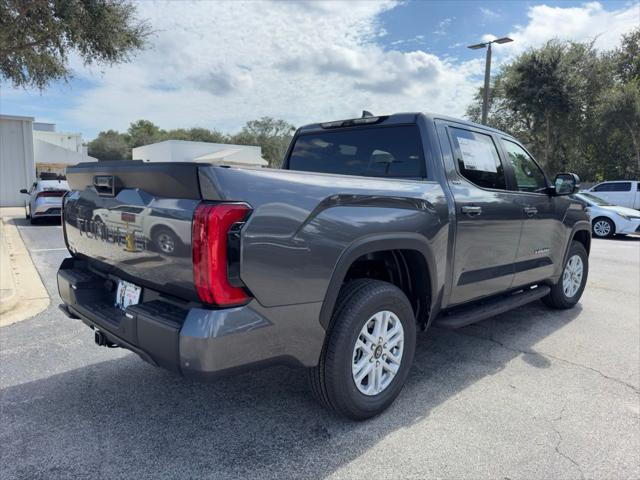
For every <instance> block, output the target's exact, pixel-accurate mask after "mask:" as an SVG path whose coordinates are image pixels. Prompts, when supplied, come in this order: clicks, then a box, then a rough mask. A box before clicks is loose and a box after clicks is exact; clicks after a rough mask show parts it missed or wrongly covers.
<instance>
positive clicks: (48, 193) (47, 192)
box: [36, 190, 67, 197]
mask: <svg viewBox="0 0 640 480" xmlns="http://www.w3.org/2000/svg"><path fill="white" fill-rule="evenodd" d="M65 193H67V191H66V190H44V191H42V192H40V193H38V195H36V197H64V194H65Z"/></svg>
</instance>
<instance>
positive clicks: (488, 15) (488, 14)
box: [480, 7, 502, 20]
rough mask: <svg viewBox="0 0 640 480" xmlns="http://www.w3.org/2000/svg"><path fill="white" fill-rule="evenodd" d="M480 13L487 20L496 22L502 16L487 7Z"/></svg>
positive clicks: (481, 8)
mask: <svg viewBox="0 0 640 480" xmlns="http://www.w3.org/2000/svg"><path fill="white" fill-rule="evenodd" d="M480 13H481V14H482V16H483V17H484V18H485V19H486V20H495V19H498V18H500V17H501V16H502V15H501V14H500V13H498V12H496V11H494V10H491V9H489V8H485V7H480Z"/></svg>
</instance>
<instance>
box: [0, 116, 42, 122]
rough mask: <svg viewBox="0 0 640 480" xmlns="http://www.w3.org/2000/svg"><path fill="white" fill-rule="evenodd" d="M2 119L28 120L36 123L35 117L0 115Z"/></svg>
mask: <svg viewBox="0 0 640 480" xmlns="http://www.w3.org/2000/svg"><path fill="white" fill-rule="evenodd" d="M0 119H2V120H22V121H24V120H27V121H29V122H34V121H35V117H25V116H23V115H5V114H0Z"/></svg>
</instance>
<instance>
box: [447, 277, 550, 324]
mask: <svg viewBox="0 0 640 480" xmlns="http://www.w3.org/2000/svg"><path fill="white" fill-rule="evenodd" d="M550 291H551V288H549V287H548V286H546V285H539V286H538V287H536V288H532V289H531V290H526V291H524V292H521V293H514V294H513V295H509V296H508V297H499V298H496V299H492V300H487V301H486V302H485V303H482V304H480V305H478V306H474V307H467V308H463V309H461V310H459V311H454V312H452V313H449V314H446V313H445V314H443V315H442V316H441V317H440V318H439V319H438V320H437V323H436V325H437V326H438V327H441V328H449V329H452V330H453V329H456V328H461V327H466V326H467V325H471V324H472V323H476V322H479V321H481V320H484V319H486V318H489V317H493V316H494V315H498V314H499V313H504V312H506V311H509V310H511V309H513V308H516V307H520V306H522V305H526V304H527V303H530V302H533V301H534V300H538V299H539V298H542V297H544V296H545V295H547V294H548V293H549V292H550Z"/></svg>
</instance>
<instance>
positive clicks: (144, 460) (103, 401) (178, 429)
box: [0, 303, 580, 478]
mask: <svg viewBox="0 0 640 480" xmlns="http://www.w3.org/2000/svg"><path fill="white" fill-rule="evenodd" d="M579 314H580V307H579V306H578V307H576V308H574V309H573V310H568V311H551V310H549V309H547V308H546V307H544V306H543V305H542V304H541V303H534V304H532V305H529V306H527V307H524V308H520V309H518V310H515V311H512V312H510V313H507V314H503V315H500V316H497V317H494V318H492V319H489V320H486V321H485V322H482V323H480V324H477V325H472V326H470V327H466V328H464V329H461V330H458V331H447V330H442V329H439V328H433V329H431V330H430V331H429V332H427V333H421V334H420V335H419V337H418V345H417V350H416V358H415V363H414V367H413V369H412V371H411V374H410V376H409V378H408V381H407V385H406V386H405V388H404V390H403V392H402V393H401V395H400V397H399V398H398V399H397V400H396V402H395V403H394V405H392V407H391V408H390V409H389V410H388V411H387V412H385V413H383V414H382V415H381V416H379V417H377V418H374V419H372V420H369V421H367V422H363V423H354V422H351V421H347V420H344V419H342V418H338V417H336V416H335V415H333V414H331V413H329V412H327V411H326V410H324V409H322V408H321V407H320V406H319V405H317V404H316V403H315V402H314V401H313V400H312V398H311V396H310V393H309V391H308V388H307V384H306V376H305V372H304V371H302V370H296V369H289V368H285V367H275V368H271V369H268V370H263V371H258V372H255V373H247V374H244V375H241V376H236V377H229V378H223V379H220V380H218V381H216V382H214V383H197V382H192V381H188V380H185V379H183V378H181V377H178V376H175V375H173V374H170V373H168V372H165V371H163V370H160V369H157V368H154V367H151V366H149V365H147V364H145V363H143V362H142V361H141V360H140V359H138V357H137V356H135V355H134V354H130V355H126V356H124V357H120V358H118V359H115V360H109V361H104V362H100V363H96V364H93V365H89V366H85V367H82V368H78V369H75V370H70V371H67V372H64V373H61V374H57V375H53V376H50V377H48V378H44V379H41V380H36V381H32V382H29V383H24V384H21V385H16V386H12V387H8V388H5V389H4V390H2V392H1V403H2V415H1V423H2V426H0V445H2V450H3V455H2V456H3V458H4V460H3V462H2V463H3V464H4V466H3V467H2V469H3V470H4V475H6V476H7V477H6V478H66V477H70V478H71V477H72V478H79V477H84V476H87V477H93V478H99V477H109V478H125V477H127V478H129V477H130V478H158V477H160V476H162V477H169V478H178V477H184V478H200V477H203V476H209V477H216V478H220V477H224V478H237V477H238V478H289V477H295V478H319V477H324V476H327V475H329V474H331V473H332V472H334V471H336V470H337V469H338V468H340V467H341V466H343V465H345V464H347V463H349V462H350V461H352V460H354V459H356V458H358V457H359V456H360V455H362V454H364V453H365V452H366V451H367V450H369V449H370V448H371V447H373V446H375V445H376V444H377V443H378V442H380V441H381V440H382V439H383V438H384V437H386V436H388V435H390V434H393V432H394V431H397V430H399V429H402V428H407V427H410V426H411V425H413V424H414V423H415V422H417V421H420V420H422V419H424V418H425V417H428V416H429V415H430V412H431V411H432V410H433V409H434V408H435V407H437V406H438V405H440V404H442V403H443V402H445V401H446V400H447V399H450V398H451V397H453V396H455V395H457V394H458V393H460V392H461V391H463V390H465V389H466V388H468V387H469V386H471V385H472V384H474V383H475V382H477V381H479V380H481V379H483V378H485V377H487V376H490V375H495V374H496V373H499V372H500V371H501V370H502V369H503V368H504V367H505V365H506V364H507V363H508V362H510V361H511V360H513V359H514V358H516V357H519V356H522V359H523V360H524V361H525V362H527V363H528V364H529V365H531V366H533V367H534V368H547V367H549V365H550V363H549V361H548V360H547V358H546V357H544V356H542V355H540V354H537V353H535V352H533V351H532V350H531V349H532V348H533V346H534V345H535V344H536V343H537V342H539V341H540V340H541V339H543V338H545V337H547V336H548V335H550V334H552V333H553V332H554V331H556V330H557V329H559V328H562V327H563V326H565V325H566V324H568V323H569V322H571V321H572V320H574V319H575V318H576V316H578V315H579ZM65 321H68V320H66V319H65ZM89 337H90V336H89V335H87V338H89ZM96 348H97V347H96ZM72 353H73V352H71V354H72ZM69 354H70V353H69V352H68V351H67V352H65V357H66V356H68V355H69ZM46 357H47V352H46V351H44V352H42V359H43V361H47V360H46ZM508 389H509V387H508V385H506V387H505V390H508ZM507 394H508V392H507V391H505V396H506V395H507ZM505 404H508V403H507V402H506V401H505ZM8 459H11V460H10V461H9V460H8ZM4 475H2V476H4Z"/></svg>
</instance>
